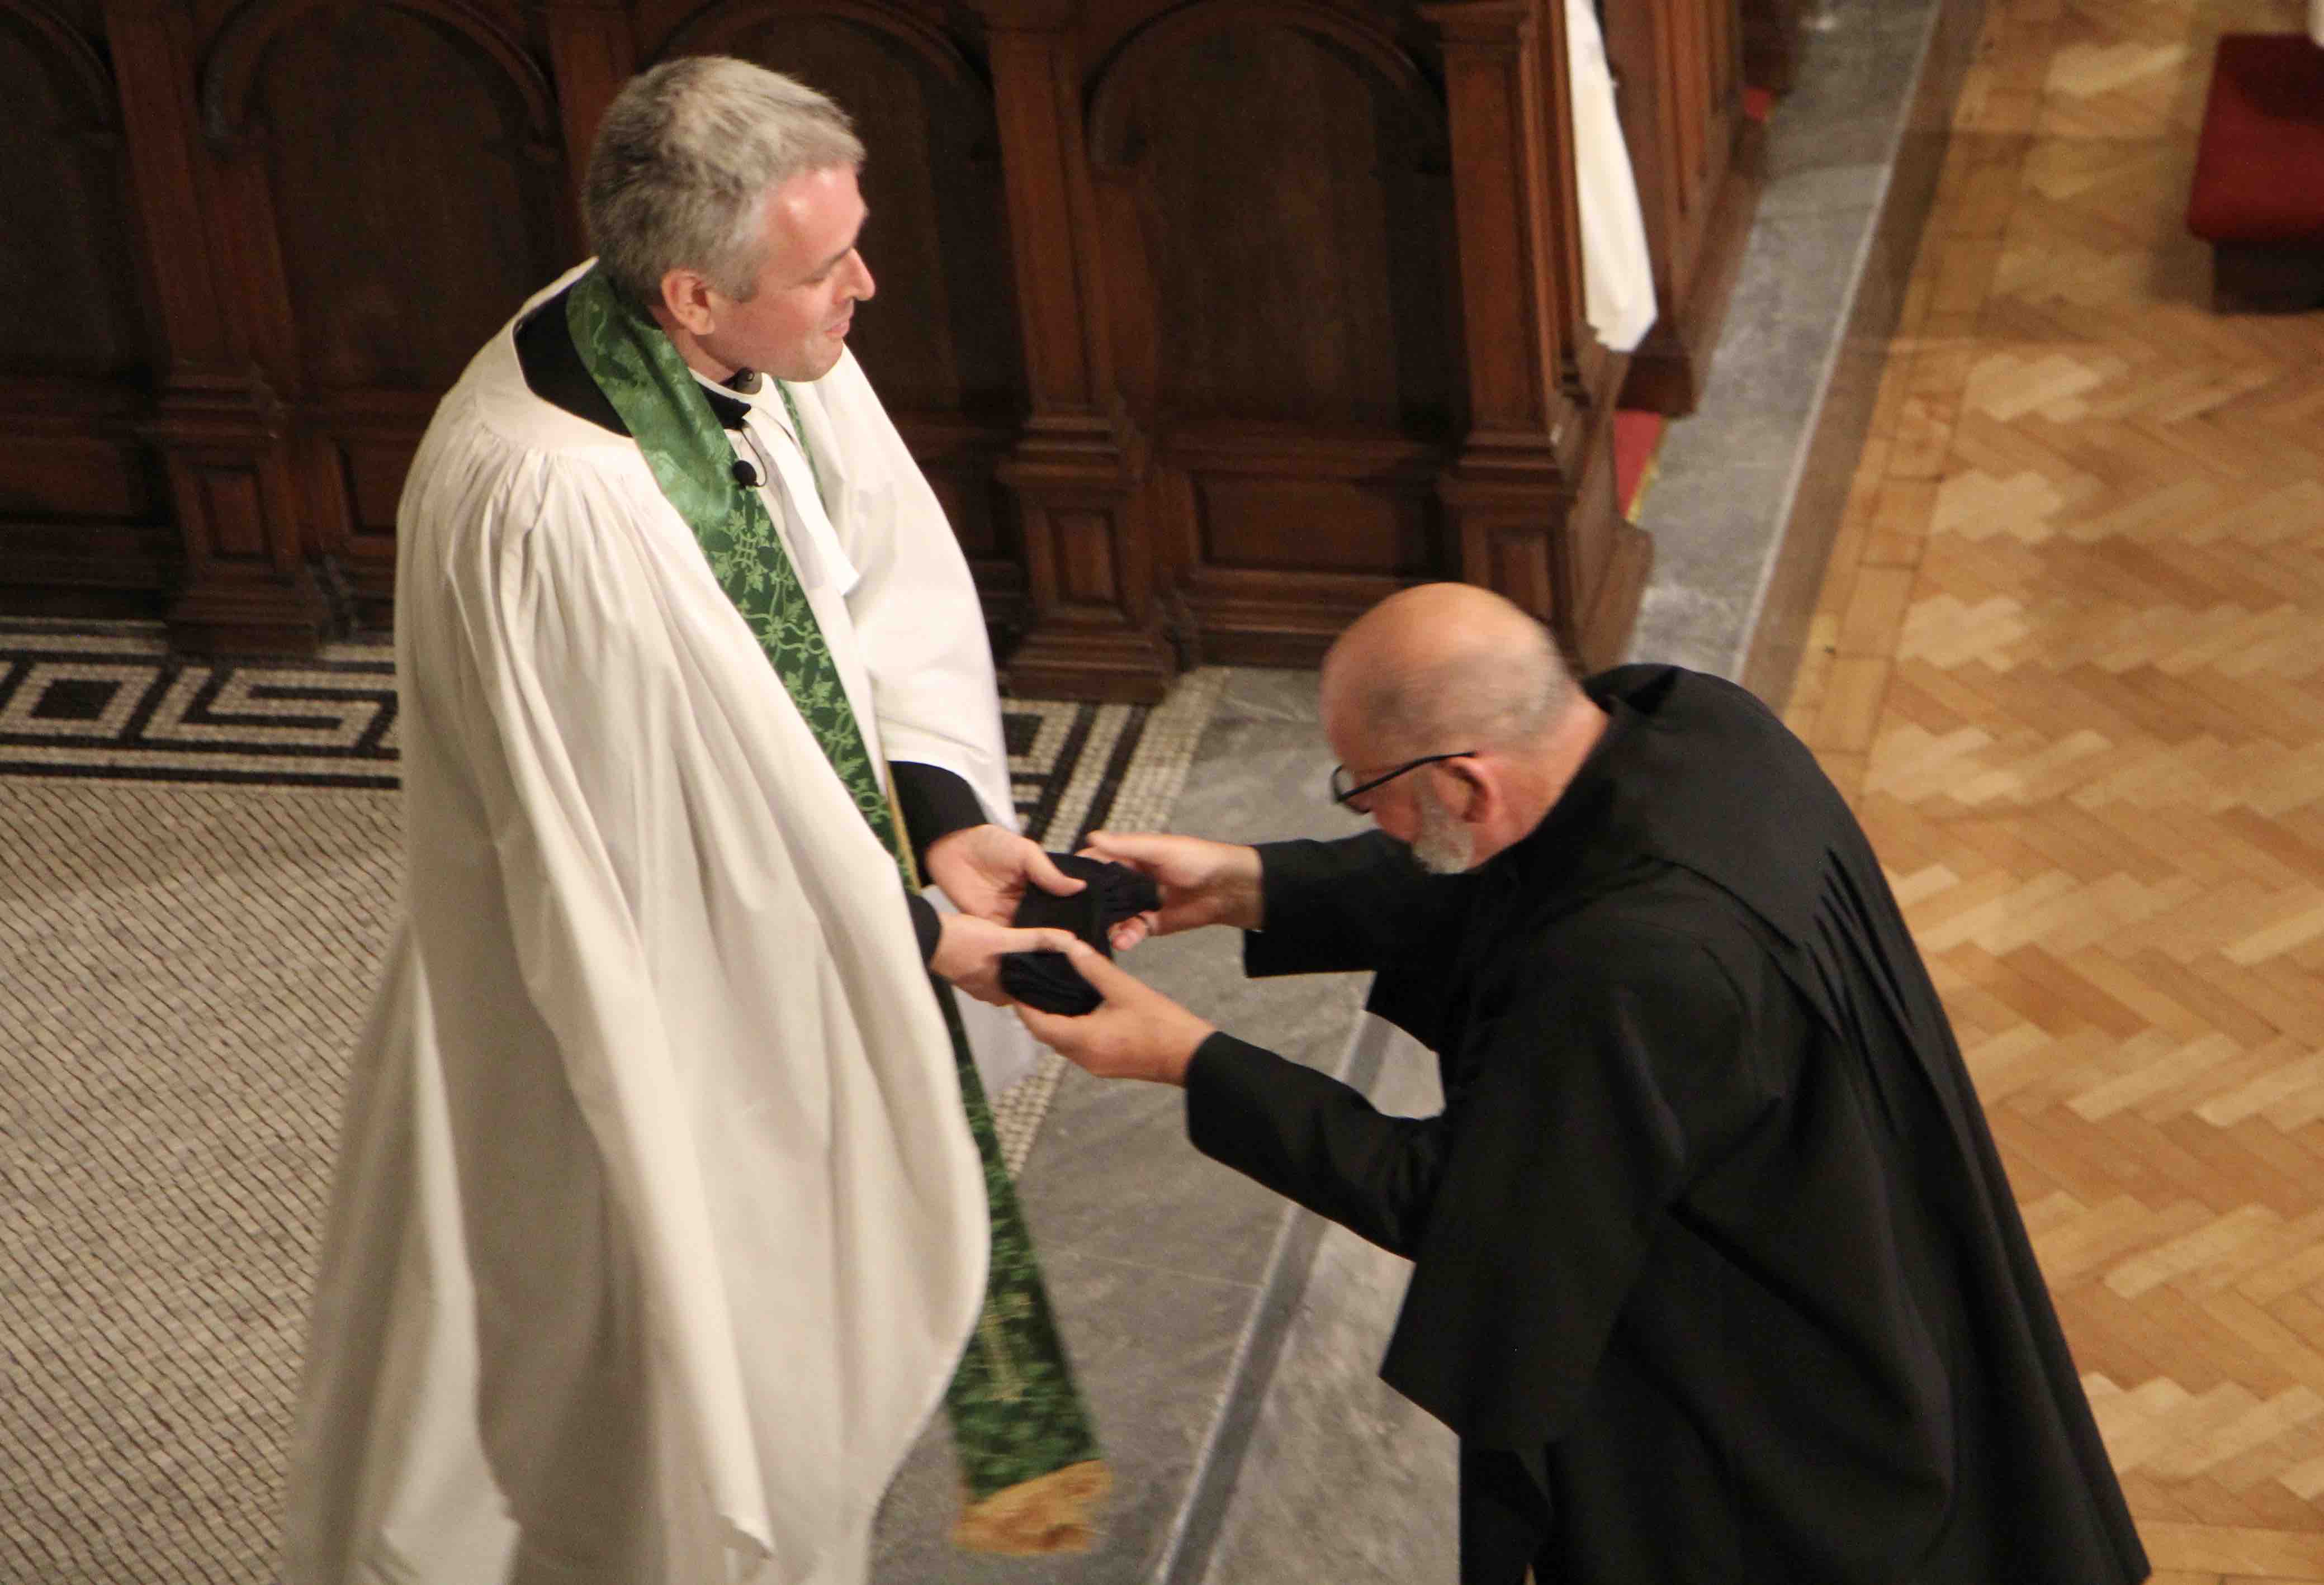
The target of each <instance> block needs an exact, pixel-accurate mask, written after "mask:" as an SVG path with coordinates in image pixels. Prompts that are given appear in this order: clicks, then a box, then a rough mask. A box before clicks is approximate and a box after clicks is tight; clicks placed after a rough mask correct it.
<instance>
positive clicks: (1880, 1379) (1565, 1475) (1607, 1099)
mask: <svg viewBox="0 0 2324 1585" xmlns="http://www.w3.org/2000/svg"><path fill="white" fill-rule="evenodd" d="M1322 708H1323V728H1324V732H1325V733H1326V735H1327V736H1328V737H1329V738H1330V740H1331V742H1332V745H1333V749H1334V750H1335V751H1337V752H1338V753H1339V754H1340V755H1341V756H1342V760H1343V761H1344V762H1343V763H1342V766H1341V767H1340V769H1338V770H1337V771H1336V772H1335V773H1334V775H1333V796H1334V797H1335V798H1336V799H1337V800H1338V801H1339V802H1341V803H1342V804H1346V805H1348V806H1351V807H1352V808H1355V809H1356V810H1358V811H1360V812H1361V813H1364V814H1367V815H1369V816H1371V818H1372V819H1373V821H1374V822H1375V823H1376V824H1377V825H1378V826H1379V829H1378V831H1376V832H1373V833H1369V834H1365V835H1362V836H1358V837H1353V838H1351V839H1348V840H1346V841H1342V842H1336V843H1270V844H1268V845H1267V846H1264V847H1259V848H1250V847H1238V846H1232V845H1229V844H1225V843H1210V842H1203V841H1200V840H1197V839H1194V838H1191V837H1172V836H1110V835H1104V834H1101V835H1099V836H1097V837H1094V838H1093V840H1092V845H1093V848H1094V849H1095V850H1096V851H1097V852H1101V853H1102V854H1104V855H1105V856H1107V857H1110V858H1114V859H1117V860H1120V861H1122V862H1127V863H1130V864H1133V865H1135V866H1137V867H1139V869H1142V870H1144V871H1147V872H1148V873H1149V874H1151V875H1153V876H1154V877H1155V879H1156V880H1157V881H1159V882H1160V885H1161V891H1162V907H1161V908H1160V910H1159V912H1158V914H1157V915H1156V916H1153V917H1149V918H1148V919H1147V920H1144V921H1142V922H1137V923H1133V924H1132V925H1131V926H1128V927H1126V928H1125V929H1124V930H1123V931H1121V932H1120V933H1119V934H1118V936H1117V940H1118V941H1119V942H1120V944H1122V945H1128V944H1129V943H1130V941H1132V940H1134V939H1135V938H1136V937H1137V936H1138V935H1140V934H1141V933H1143V932H1144V931H1145V930H1148V929H1151V930H1157V931H1159V932H1162V933H1168V932H1170V931H1174V930H1183V929H1190V928H1194V927H1195V926H1203V925H1213V924H1223V925H1234V926H1241V927H1242V928H1243V929H1244V930H1246V931H1248V932H1250V934H1249V935H1247V936H1246V937H1245V941H1244V964H1245V967H1246V969H1247V971H1248V972H1251V973H1254V974H1277V973H1297V972H1315V971H1326V970H1351V969H1370V970H1374V971H1376V972H1377V978H1376V980H1375V981H1374V984H1373V990H1372V994H1371V1000H1370V1007H1371V1010H1373V1011H1374V1012H1376V1013H1378V1014H1379V1015H1381V1016H1383V1017H1385V1018H1389V1019H1391V1020H1393V1021H1394V1022H1396V1023H1397V1024H1398V1025H1400V1026H1402V1027H1404V1028H1405V1029H1406V1030H1408V1031H1410V1032H1411V1033H1412V1034H1413V1035H1414V1036H1415V1037H1417V1038H1418V1039H1419V1040H1420V1041H1421V1042H1422V1043H1423V1044H1424V1045H1426V1046H1429V1047H1431V1048H1432V1049H1433V1050H1434V1051H1435V1052H1436V1054H1437V1056H1438V1061H1439V1064H1440V1067H1441V1069H1442V1073H1443V1085H1444V1096H1445V1102H1444V1110H1443V1112H1442V1113H1440V1114H1439V1115H1437V1116H1435V1117H1431V1118H1397V1117H1386V1116H1382V1115H1381V1114H1380V1113H1379V1112H1378V1111H1376V1110H1373V1108H1372V1107H1371V1105H1370V1104H1369V1102H1368V1101H1366V1100H1365V1099H1364V1097H1363V1096H1362V1095H1360V1093H1358V1092H1355V1091H1353V1090H1351V1089H1350V1088H1348V1087H1347V1086H1345V1085H1343V1084H1341V1083H1337V1082H1336V1081H1334V1080H1333V1079H1331V1078H1328V1077H1326V1076H1325V1075H1323V1074H1319V1073H1316V1072H1314V1070H1312V1069H1309V1068H1305V1067H1303V1066H1300V1065H1298V1064H1294V1063H1290V1062H1286V1061H1285V1060H1283V1059H1282V1058H1280V1057H1277V1056H1276V1055H1272V1054H1270V1053H1268V1052H1265V1051H1261V1050H1259V1049H1258V1048H1257V1047H1255V1046H1250V1045H1247V1044H1245V1043H1243V1042H1241V1041H1239V1040H1236V1039H1234V1038H1233V1037H1231V1036H1228V1035H1224V1034H1222V1033H1219V1032H1218V1031H1216V1030H1215V1029H1213V1027H1211V1026H1210V1025H1209V1024H1208V1023H1206V1022H1204V1021H1203V1019H1202V1018H1198V1017H1197V1016H1195V1015H1194V1014H1193V1013H1191V1012H1189V1011H1187V1010H1186V1009H1184V1008H1181V1007H1179V1006H1177V1005H1176V1004H1175V1003H1173V1002H1171V1001H1169V1000H1166V999H1165V998H1163V997H1161V996H1160V995H1158V994H1157V993H1156V992H1155V991H1151V990H1149V989H1148V988H1147V987H1146V986H1144V985H1142V984H1140V983H1139V981H1137V980H1136V979H1135V978H1133V977H1132V976H1130V974H1128V973H1126V972H1122V971H1121V970H1120V969H1118V968H1116V967H1115V966H1114V965H1113V964H1111V963H1108V962H1106V961H1105V960H1104V959H1103V958H1102V957H1101V956H1099V955H1098V954H1095V953H1093V952H1090V951H1089V950H1088V949H1087V948H1086V947H1080V946H1078V944H1076V949H1077V950H1076V952H1075V954H1074V962H1075V963H1076V966H1078V967H1079V968H1080V970H1081V972H1083V973H1084V975H1085V976H1087V977H1088V978H1089V980H1090V981H1092V982H1093V984H1094V985H1095V986H1096V987H1097V988H1098V989H1099V990H1100V991H1102V993H1103V995H1104V997H1105V1002H1104V1005H1103V1006H1102V1007H1101V1008H1100V1009H1098V1010H1097V1011H1096V1012H1094V1013H1093V1014H1091V1015H1089V1016H1088V1017H1085V1018H1056V1017H1052V1016H1049V1015H1046V1014H1041V1013H1037V1012H1033V1011H1030V1010H1022V1009H1020V1016H1021V1017H1023V1018H1024V1019H1025V1021H1026V1023H1027V1024H1028V1026H1029V1027H1031V1028H1032V1030H1033V1032H1034V1034H1035V1035H1036V1036H1037V1037H1039V1038H1041V1039H1042V1040H1045V1041H1047V1042H1048V1043H1049V1044H1050V1045H1052V1046H1056V1048H1057V1049H1059V1050H1061V1051H1063V1052H1065V1055H1068V1056H1069V1057H1072V1058H1073V1059H1074V1061H1076V1062H1078V1063H1080V1064H1082V1065H1083V1066H1084V1067H1086V1068H1088V1069H1089V1070H1090V1071H1091V1072H1093V1073H1095V1074H1100V1075H1102V1076H1119V1077H1129V1078H1139V1079H1148V1080H1154V1081H1157V1082H1160V1083H1175V1084H1182V1085H1184V1086H1185V1091H1186V1129H1187V1134H1188V1137H1189V1138H1191V1139H1192V1140H1193V1142H1194V1146H1195V1147H1197V1148H1198V1149H1200V1150H1202V1151H1203V1152H1204V1153H1205V1154H1207V1155H1210V1156H1213V1157H1215V1158H1216V1159H1218V1160H1220V1161H1222V1162H1224V1163H1225V1164H1227V1165H1228V1166H1232V1167H1235V1168H1237V1169H1238V1170H1240V1171H1241V1172H1243V1173H1246V1174H1248V1175H1250V1176H1251V1177H1253V1178H1255V1179H1257V1180H1258V1181H1259V1182H1260V1183H1262V1184H1267V1185H1268V1187H1270V1188H1272V1189H1275V1190H1276V1191H1277V1192H1278V1193H1283V1194H1285V1195H1287V1196H1289V1197H1290V1198H1292V1199H1294V1200H1296V1201H1297V1202H1298V1203H1301V1204H1303V1205H1305V1206H1307V1207H1309V1208H1310V1209H1312V1210H1314V1211H1316V1212H1320V1213H1321V1214H1323V1215H1324V1216H1328V1217H1330V1218H1332V1219H1333V1221H1338V1222H1341V1223H1342V1224H1343V1225H1345V1226H1347V1227H1349V1228H1351V1229H1353V1230H1355V1231H1356V1232H1358V1233H1360V1234H1361V1235H1363V1236H1364V1237H1365V1238H1368V1239H1371V1240H1372V1241H1373V1242H1375V1243H1377V1244H1379V1245H1380V1246H1381V1247H1383V1248H1385V1249H1390V1250H1393V1251H1395V1252H1396V1253H1397V1254H1400V1255H1404V1256H1406V1257H1407V1258H1410V1259H1411V1260H1412V1262H1413V1275H1412V1281H1411V1285H1410V1286H1409V1288H1408V1289H1407V1290H1406V1295H1405V1302H1404V1308H1403V1312H1402V1314H1401V1315H1400V1317H1399V1319H1398V1321H1397V1328H1396V1332H1395V1335H1394V1337H1393V1339H1392V1340H1391V1341H1390V1342H1389V1345H1388V1356H1387V1359H1386V1361H1385V1363H1384V1364H1383V1366H1382V1368H1381V1375H1382V1376H1383V1377H1384V1378H1386V1379H1387V1381H1388V1384H1389V1385H1390V1386H1392V1387H1395V1388H1396V1389H1397V1390H1398V1391H1399V1392H1401V1393H1403V1394H1404V1395H1405V1396H1407V1397H1409V1398H1411V1399H1413V1400H1414V1401H1415V1402H1416V1403H1418V1404H1419V1405H1422V1406H1423V1407H1424V1408H1425V1409H1427V1410H1428V1411H1430V1412H1431V1413H1432V1414H1434V1415H1436V1416H1438V1417H1439V1418H1440V1419H1442V1420H1443V1421H1444V1422H1445V1423H1446V1424H1448V1425H1450V1426H1451V1427H1452V1429H1453V1430H1454V1431H1455V1432H1456V1433H1459V1435H1460V1437H1461V1449H1462V1451H1461V1553H1462V1555H1461V1578H1462V1580H1463V1581H1465V1582H1468V1585H1517V1582H1518V1581H1520V1580H1523V1579H1524V1578H1525V1577H1526V1571H1527V1570H1528V1569H1530V1570H1531V1571H1532V1577H1533V1579H1534V1580H1535V1581H1537V1582H1538V1585H1698V1582H1699V1585H1713V1582H1716V1585H1761V1582H1765V1585H1799V1582H1805V1581H1811V1580H1812V1581H1816V1582H1817V1585H1908V1582H1909V1585H2002V1582H2005V1581H2027V1582H2035V1581H2039V1582H2043V1585H2065V1582H2068V1581H2071V1582H2073V1585H2122V1582H2128V1581H2133V1580H2142V1579H2144V1578H2145V1577H2146V1573H2147V1566H2146V1559H2145V1555H2144V1553H2143V1552H2142V1551H2141V1549H2140V1546H2139V1542H2138V1538H2137V1535H2136V1534H2135V1531H2134V1530H2133V1528H2132V1525H2131V1522H2130V1517H2129V1514H2128V1512H2127V1510H2126V1507H2125V1505H2124V1503H2123V1499H2122V1494H2121V1491H2120V1488H2118V1486H2117V1485H2116V1480H2115V1478H2114V1474H2113V1472H2112V1470H2111V1468H2110V1466H2109V1465H2108V1463H2107V1457H2106V1451H2105V1449H2104V1448H2103V1447H2102V1446H2101V1444H2100V1442H2099V1441H2098V1431H2097V1428H2096V1426H2095V1424H2094V1423H2093V1422H2092V1419H2091V1416H2090V1412H2089V1404H2088V1402H2087V1401H2086V1400H2085V1398H2084V1396H2083V1394H2082V1390H2081V1387H2080V1381H2079V1378H2078V1377H2077V1375H2076V1373H2075V1370H2074V1366H2073V1361H2072V1359H2071V1358H2070V1356H2069V1354H2068V1352H2067V1349H2066V1344H2065V1340H2064V1338H2063V1337H2062V1335H2061V1333H2060V1331H2059V1327H2058V1322H2057V1317H2056V1314H2055V1313H2054V1312H2053V1310H2052V1307H2051V1304H2050V1299H2049V1295H2048V1294H2047V1292H2046V1291H2045V1290H2044V1288H2043V1283H2042V1278H2041V1274H2040V1272H2039V1270H2038V1269H2037V1268H2036V1267H2035V1265H2034V1261H2033V1252H2032V1250H2031V1249H2030V1248H2029V1246H2028V1244H2027V1241H2026V1238H2025V1230H2024V1224H2023V1223H2022V1222H2021V1221H2020V1220H2019V1217H2018V1214H2017V1211H2016V1207H2015V1202H2014V1201H2013V1199H2012V1198H2011V1195H2010V1192H2009V1185H2008V1183H2007V1181H2006V1179H2005V1177H2004V1176H2003V1174H2002V1168H2001V1164H2000V1162H1999V1160H1998V1158H1997V1156H1996V1154H1995V1151H1994V1147H1993V1142H1992V1139H1991V1137H1990V1136H1989V1134H1988V1133H1987V1129H1986V1125H1985V1120H1984V1117H1983V1115H1982V1113H1981V1112H1980V1110H1978V1102H1977V1098H1976V1095H1975V1093H1974V1092H1973V1090H1972V1089H1971V1087H1970V1083H1969V1074H1968V1072H1967V1070H1966V1069H1965V1068H1964V1067H1963V1065H1962V1063H1961V1059H1960V1051H1959V1049H1958V1048H1957V1046H1955V1045H1954V1042H1953V1038H1952V1035H1951V1032H1950V1028H1949V1027H1948V1026H1947V1024H1946V1021H1945V1015H1944V1010H1943V1009H1942V1007H1941V1005H1940V1004H1939V1001H1938V999H1937V995H1936V991H1935V990H1934V989H1933V988H1932V986H1931V984H1930V982H1929V979H1928V975H1927V973H1926V972H1925V971H1924V970H1923V967H1922V964H1921V961H1920V958H1919V955H1918V954H1917V953H1916V952H1915V951H1914V945H1913V942H1912V938H1911V936H1910V935H1909V934H1908V933H1907V931H1906V928H1905V926H1904V920H1903V918H1902V917H1901V916H1900V915H1899V913H1898V911H1897V908H1896V905H1895V900H1894V899H1893V898H1891V896H1890V895H1889V891H1888V888H1887V885H1886V881H1885V880H1884V879H1883V878H1882V875H1881V871H1880V866H1879V863H1878V862H1877V860H1876V859H1875V857H1874V856H1873V853H1872V850H1871V848H1870V846H1869V845H1868V844H1867V842H1866V840H1865V837H1864V834H1863V833H1862V831H1861V830H1860V829H1859V828H1858V825H1857V824H1856V821H1855V819H1854V818H1853V817H1852V816H1850V814H1849V810H1848V808H1847V806H1846V805H1845V804H1844V803H1843V802H1842V801H1841V799H1840V796H1839V794H1838V793H1837V792H1836V791H1835V790H1834V789H1833V788H1832V786H1831V783H1830V782H1829V781H1828V780H1826V779H1825V778H1824V777H1823V775H1822V773H1821V771H1820V770H1819V769H1818V768H1817V766H1816V764H1815V761H1814V760H1813V759H1812V758H1811V757H1810V756H1809V754H1808V752H1807V751H1806V750H1805V749H1804V748H1803V747H1802V746H1801V744H1800V743H1799V742H1797V740H1795V739H1794V738H1793V737H1792V736H1791V735H1790V734H1789V733H1786V732H1785V731H1784V728H1783V726H1782V725H1781V724H1780V723H1778V722H1777V721H1776V720H1775V718H1774V716H1772V715H1771V714H1768V712H1767V711H1766V709H1765V708H1764V707H1763V706H1762V705H1760V704H1759V703H1758V701H1757V700H1756V699H1754V698H1752V697H1751V696H1749V695H1748V694H1747V693H1745V692H1744V691H1742V690H1741V689H1739V688H1737V687H1732V686H1730V685H1729V684H1727V683H1724V682H1721V681H1719V680H1718V679H1716V678H1713V677H1703V676H1700V675H1697V674H1695V673H1692V672H1687V671H1682V670H1679V669H1677V668H1671V667H1645V666H1633V667H1625V668H1619V669H1618V670H1615V671H1610V672H1608V673H1606V674H1604V675H1603V676H1600V677H1593V678H1591V679H1590V680H1588V681H1587V682H1586V683H1582V684H1580V685H1577V684H1576V683H1575V682H1574V681H1573V680H1572V678H1571V677H1569V676H1568V675H1567V674H1566V672H1565V669H1564V668H1563V666H1562V665H1561V664H1560V662H1559V660H1558V657H1557V653H1556V650H1554V647H1553V646H1552V644H1551V643H1550V641H1549V639H1548V635H1547V634H1546V633H1545V632H1544V631H1543V630H1542V629H1541V628H1540V627H1539V626H1538V625H1537V624H1536V623H1535V622H1533V621H1532V620H1531V619H1530V618H1528V617H1526V615H1525V614H1524V613H1521V612H1519V611H1517V609H1516V608H1515V607H1514V606H1511V605H1509V604H1508V603H1507V602H1505V601H1503V600H1501V599H1500V598H1499V596H1497V595H1493V594H1488V593H1486V592H1484V591H1482V590H1479V589H1474V588H1470V587H1467V586H1465V585H1427V586H1424V587H1421V588H1417V589H1412V590H1408V591H1406V592H1405V593H1403V594H1398V595H1397V596H1395V597H1394V598H1392V599H1389V600H1388V601H1386V602H1384V603H1383V604H1380V605H1379V606H1378V607H1377V608H1375V609H1374V610H1373V611H1371V612H1369V613H1367V614H1366V615H1365V616H1364V617H1363V618H1362V619H1361V620H1360V621H1359V622H1356V623H1355V624H1354V625H1353V626H1352V627H1351V628H1350V629H1349V630H1348V631H1347V632H1346V633H1345V634H1344V635H1342V638H1341V639H1340V640H1339V642H1338V643H1337V644H1336V645H1335V646H1334V647H1333V650H1332V651H1331V653H1330V655H1329V656H1328V657H1327V658H1326V659H1325V661H1324V666H1323V678H1322ZM1432 872H1433V873H1432Z"/></svg>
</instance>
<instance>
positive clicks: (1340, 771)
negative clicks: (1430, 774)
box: [1332, 749, 1476, 804]
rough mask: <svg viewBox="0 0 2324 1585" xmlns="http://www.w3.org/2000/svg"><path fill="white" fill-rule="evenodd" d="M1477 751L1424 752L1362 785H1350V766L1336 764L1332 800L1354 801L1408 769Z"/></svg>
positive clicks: (1333, 772) (1453, 758) (1455, 758)
mask: <svg viewBox="0 0 2324 1585" xmlns="http://www.w3.org/2000/svg"><path fill="white" fill-rule="evenodd" d="M1475 752H1476V750H1474V749H1455V750H1453V751H1452V752H1451V753H1449V754H1423V755H1422V756H1421V757H1420V758H1419V759H1417V760H1406V761H1405V763H1403V764H1401V765H1399V766H1397V768H1396V769H1393V770H1391V771H1389V772H1388V774H1387V775H1386V776H1375V777H1373V778H1372V779H1370V780H1369V781H1367V782H1365V783H1364V784H1363V785H1362V786H1360V787H1350V786H1348V785H1347V781H1348V768H1347V767H1346V766H1345V765H1334V766H1333V767H1332V801H1333V803H1335V804H1347V803H1350V802H1352V801H1353V800H1354V799H1357V798H1360V797H1363V796H1364V794H1366V793H1368V792H1369V791H1371V790H1372V788H1376V787H1384V786H1386V785H1387V784H1388V783H1389V782H1391V781H1394V780H1395V779H1397V777H1399V776H1402V775H1403V774H1404V773H1405V772H1406V771H1407V770H1417V769H1420V768H1421V767H1422V766H1423V765H1434V764H1435V763H1436V762H1437V761H1438V760H1465V759H1467V758H1468V757H1469V756H1470V755H1471V754H1473V753H1475Z"/></svg>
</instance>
